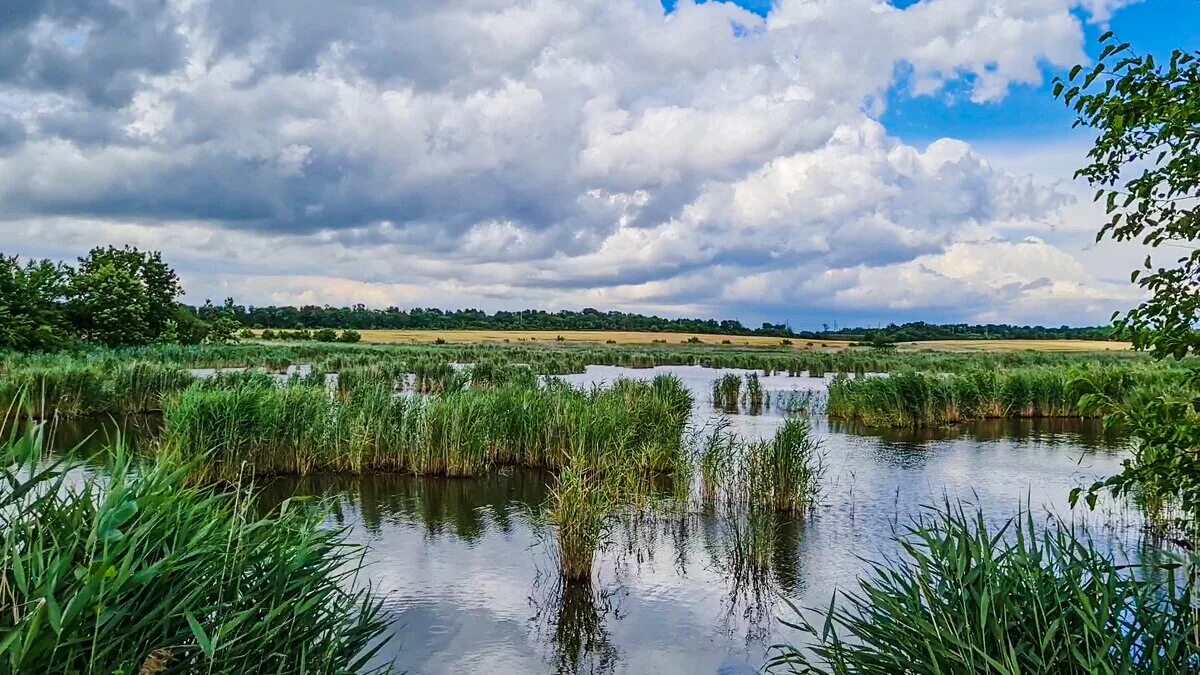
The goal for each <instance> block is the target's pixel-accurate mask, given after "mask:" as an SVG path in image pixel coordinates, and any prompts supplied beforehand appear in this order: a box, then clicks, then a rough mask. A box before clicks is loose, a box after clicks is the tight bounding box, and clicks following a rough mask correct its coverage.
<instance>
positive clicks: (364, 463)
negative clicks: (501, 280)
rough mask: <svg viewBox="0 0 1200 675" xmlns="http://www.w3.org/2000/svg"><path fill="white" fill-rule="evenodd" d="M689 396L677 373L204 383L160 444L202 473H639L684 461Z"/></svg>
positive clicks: (172, 419)
mask: <svg viewBox="0 0 1200 675" xmlns="http://www.w3.org/2000/svg"><path fill="white" fill-rule="evenodd" d="M690 411H691V398H690V395H689V394H688V393H687V390H686V389H685V388H684V387H683V385H682V384H681V383H680V382H679V381H678V380H677V379H675V378H669V377H663V378H656V379H655V380H653V381H650V382H635V381H632V380H620V381H618V382H616V383H614V385H613V386H612V387H607V388H596V389H593V390H592V391H588V392H583V391H579V390H576V389H573V388H571V387H567V386H565V385H561V384H557V385H550V386H546V387H536V386H535V387H528V386H521V385H514V384H509V385H505V386H502V387H499V388H488V389H475V388H471V389H464V390H459V391H453V392H449V393H445V394H441V395H432V396H403V395H396V393H395V391H394V387H393V385H392V383H391V382H389V381H387V379H386V378H384V379H382V380H380V379H374V380H370V379H368V380H365V381H360V383H359V384H358V385H357V386H354V387H352V388H351V389H349V390H348V391H345V392H341V393H340V394H339V395H338V396H336V397H331V396H330V395H329V394H328V393H327V392H326V391H325V390H324V389H323V388H317V387H306V386H285V387H279V386H263V385H262V384H261V383H244V382H239V383H236V384H234V385H233V386H228V387H215V386H212V385H209V384H207V383H199V384H198V385H197V386H194V387H192V388H189V389H187V390H185V391H184V392H182V393H180V394H179V395H178V396H176V397H175V398H173V399H171V400H170V402H169V403H168V405H167V407H166V410H165V411H164V430H163V438H162V442H161V444H160V448H159V452H160V453H161V454H163V455H165V456H169V457H172V458H174V459H176V460H177V461H188V460H190V459H191V458H193V457H196V456H197V455H205V457H206V460H205V461H202V462H200V463H199V464H198V472H199V474H200V475H199V477H200V478H201V479H225V480H229V479H232V478H233V477H236V476H237V475H240V474H241V473H243V472H247V471H248V472H252V473H254V474H298V475H303V474H306V473H310V472H313V471H335V472H354V473H361V472H364V471H369V470H384V471H407V472H412V473H415V474H421V475H446V476H476V475H479V474H480V473H482V472H483V471H484V470H486V469H487V467H488V466H490V465H491V464H494V463H499V464H515V465H524V466H531V467H542V468H550V469H558V468H560V467H562V466H564V465H565V462H566V461H567V460H568V458H573V457H574V458H579V459H578V460H577V461H579V462H582V463H585V464H586V466H587V467H588V468H591V469H596V470H605V469H606V467H609V466H616V465H620V466H622V467H626V468H628V469H631V470H633V471H640V472H647V473H651V472H669V471H672V470H673V469H674V468H675V467H677V466H679V465H680V464H679V457H680V454H681V453H683V452H684V450H683V441H682V436H683V430H684V428H685V427H686V425H687V421H688V418H689V414H690Z"/></svg>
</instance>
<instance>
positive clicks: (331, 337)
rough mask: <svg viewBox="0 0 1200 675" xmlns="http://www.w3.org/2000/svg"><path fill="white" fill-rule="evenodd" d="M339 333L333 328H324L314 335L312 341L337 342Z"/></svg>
mask: <svg viewBox="0 0 1200 675" xmlns="http://www.w3.org/2000/svg"><path fill="white" fill-rule="evenodd" d="M337 337H338V335H337V331H335V330H334V329H332V328H322V329H320V330H318V331H317V332H315V333H313V336H312V339H314V340H316V341H317V342H335V341H336V340H337Z"/></svg>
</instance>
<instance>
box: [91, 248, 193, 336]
mask: <svg viewBox="0 0 1200 675" xmlns="http://www.w3.org/2000/svg"><path fill="white" fill-rule="evenodd" d="M182 292H183V289H182V288H181V287H180V285H179V278H178V277H177V276H176V275H175V272H174V270H172V269H171V268H170V267H168V266H167V264H166V263H164V262H163V260H162V255H161V254H160V253H158V252H142V251H139V250H138V249H136V248H134V247H130V246H126V247H124V248H121V249H118V248H115V247H112V246H109V247H107V248H94V249H92V251H91V252H90V253H89V254H88V256H87V257H85V258H80V259H79V267H78V269H77V270H76V271H75V273H74V274H73V275H72V276H71V279H70V288H69V303H68V307H69V312H70V315H71V317H72V323H73V324H74V325H75V327H76V329H77V330H78V331H79V332H80V334H81V335H82V336H83V337H84V338H85V339H87V340H90V341H94V342H99V343H101V344H104V345H107V346H110V347H115V346H123V345H144V344H150V343H151V342H155V341H157V340H158V339H159V338H160V336H161V335H162V334H163V333H164V332H166V331H167V328H168V324H169V323H170V322H171V321H172V320H173V319H175V318H176V309H175V307H176V305H175V298H176V297H178V296H179V295H180V294H182Z"/></svg>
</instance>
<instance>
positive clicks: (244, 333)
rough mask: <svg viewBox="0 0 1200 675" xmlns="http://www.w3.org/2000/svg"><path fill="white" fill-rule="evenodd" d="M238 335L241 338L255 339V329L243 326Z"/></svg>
mask: <svg viewBox="0 0 1200 675" xmlns="http://www.w3.org/2000/svg"><path fill="white" fill-rule="evenodd" d="M237 336H238V339H239V340H253V339H254V331H252V330H250V329H249V328H243V329H241V330H239V331H238V332H237Z"/></svg>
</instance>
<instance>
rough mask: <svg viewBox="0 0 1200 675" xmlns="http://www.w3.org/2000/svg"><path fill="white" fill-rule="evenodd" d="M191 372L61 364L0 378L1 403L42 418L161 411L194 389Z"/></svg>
mask: <svg viewBox="0 0 1200 675" xmlns="http://www.w3.org/2000/svg"><path fill="white" fill-rule="evenodd" d="M193 380H194V378H193V377H192V376H191V374H190V373H188V372H187V371H186V370H184V369H182V368H179V367H176V366H171V365H166V364H162V363H157V362H152V361H124V362H118V363H111V364H110V363H92V362H87V361H75V360H70V359H62V360H58V361H50V362H47V363H38V364H30V365H26V366H22V367H17V368H11V369H8V370H6V371H3V372H0V400H4V401H12V400H17V399H19V398H22V399H25V400H27V401H29V402H30V403H31V405H32V408H31V412H32V414H34V415H35V416H37V417H39V418H47V417H54V416H58V417H80V416H85V415H98V414H117V415H119V414H130V413H141V412H148V411H154V410H159V409H161V408H162V401H163V399H164V397H166V396H168V395H170V394H171V393H173V392H176V391H179V390H181V389H183V388H185V387H187V386H188V385H190V384H191V383H192V381H193Z"/></svg>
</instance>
